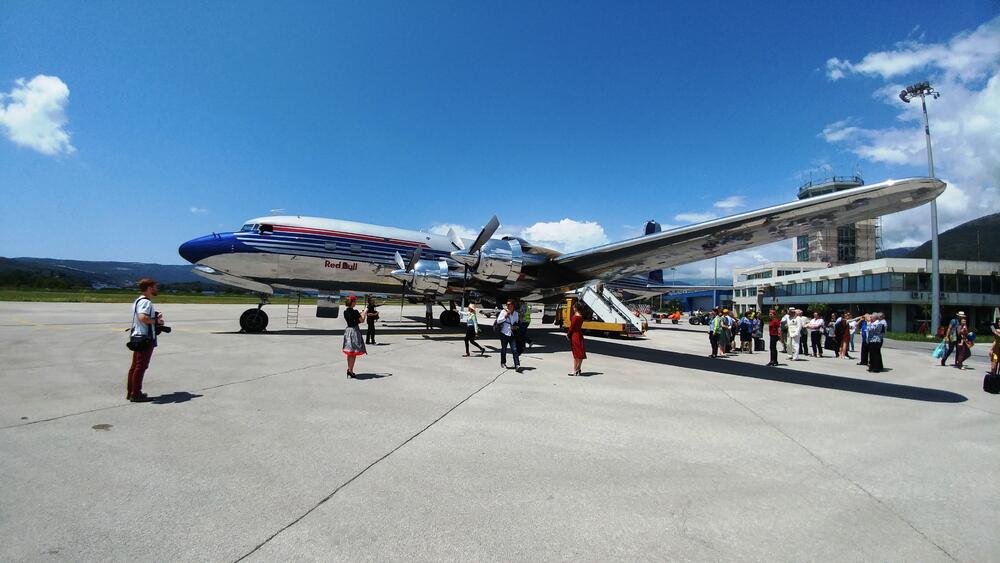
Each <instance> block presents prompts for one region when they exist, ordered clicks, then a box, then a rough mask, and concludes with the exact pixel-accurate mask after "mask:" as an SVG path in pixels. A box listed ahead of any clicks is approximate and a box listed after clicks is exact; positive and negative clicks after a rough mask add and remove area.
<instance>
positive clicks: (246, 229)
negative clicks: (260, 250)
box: [240, 223, 254, 233]
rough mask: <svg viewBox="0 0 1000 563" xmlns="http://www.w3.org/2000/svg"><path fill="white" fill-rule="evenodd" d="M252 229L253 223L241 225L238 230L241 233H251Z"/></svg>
mask: <svg viewBox="0 0 1000 563" xmlns="http://www.w3.org/2000/svg"><path fill="white" fill-rule="evenodd" d="M253 228H254V224H253V223H247V224H246V225H243V228H242V229H240V232H241V233H251V232H253Z"/></svg>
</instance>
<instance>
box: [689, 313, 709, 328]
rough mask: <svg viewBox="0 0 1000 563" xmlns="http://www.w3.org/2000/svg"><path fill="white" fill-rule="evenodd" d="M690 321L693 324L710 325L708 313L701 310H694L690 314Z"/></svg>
mask: <svg viewBox="0 0 1000 563" xmlns="http://www.w3.org/2000/svg"><path fill="white" fill-rule="evenodd" d="M688 322H689V323H691V324H693V325H706V326H707V325H708V315H706V314H705V313H702V312H701V311H694V312H692V313H691V315H690V316H688Z"/></svg>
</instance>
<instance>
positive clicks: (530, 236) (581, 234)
mask: <svg viewBox="0 0 1000 563" xmlns="http://www.w3.org/2000/svg"><path fill="white" fill-rule="evenodd" d="M521 236H522V237H524V238H525V239H527V240H529V241H531V242H534V243H537V244H539V245H541V246H545V247H549V248H551V249H553V250H558V251H560V252H573V251H576V250H583V249H585V248H593V247H595V246H600V245H602V244H607V243H608V242H609V241H608V236H607V235H606V234H605V233H604V228H603V227H601V225H599V224H598V223H595V222H593V221H583V222H580V221H574V220H573V219H563V220H561V221H558V222H551V223H535V224H534V225H532V226H530V227H528V228H527V229H524V230H523V231H521Z"/></svg>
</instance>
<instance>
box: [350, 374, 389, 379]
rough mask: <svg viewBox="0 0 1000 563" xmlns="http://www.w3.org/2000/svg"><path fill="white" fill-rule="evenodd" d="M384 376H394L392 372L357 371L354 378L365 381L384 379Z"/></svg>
mask: <svg viewBox="0 0 1000 563" xmlns="http://www.w3.org/2000/svg"><path fill="white" fill-rule="evenodd" d="M383 377H392V374H391V373H356V374H354V377H353V378H352V379H358V380H360V381H365V380H368V379H382V378H383Z"/></svg>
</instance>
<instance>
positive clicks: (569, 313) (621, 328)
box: [555, 297, 649, 336]
mask: <svg viewBox="0 0 1000 563" xmlns="http://www.w3.org/2000/svg"><path fill="white" fill-rule="evenodd" d="M576 301H577V299H576V298H575V297H567V298H566V303H565V304H560V305H559V307H558V308H557V309H556V318H555V324H556V326H558V327H560V328H566V327H568V326H569V325H570V323H571V322H572V319H573V303H575V302H576ZM580 304H581V305H582V306H583V311H581V314H582V315H583V330H584V332H591V333H603V334H605V335H607V336H611V335H613V334H618V335H622V336H641V335H642V334H645V332H646V330H647V329H648V328H649V324H648V323H647V322H646V321H645V320H643V322H642V334H638V333H636V329H635V327H634V326H632V325H631V324H629V323H605V322H601V321H596V320H594V313H593V311H591V310H590V307H588V306H587V304H586V303H583V302H580Z"/></svg>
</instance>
